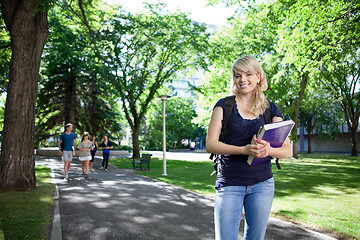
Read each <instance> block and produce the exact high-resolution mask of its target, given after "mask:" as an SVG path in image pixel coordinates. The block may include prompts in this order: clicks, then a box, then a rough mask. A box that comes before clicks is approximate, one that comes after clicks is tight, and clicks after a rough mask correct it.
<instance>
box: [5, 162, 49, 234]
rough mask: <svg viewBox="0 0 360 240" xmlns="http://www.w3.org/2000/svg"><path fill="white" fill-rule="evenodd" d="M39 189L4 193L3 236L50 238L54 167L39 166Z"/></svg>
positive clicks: (37, 174)
mask: <svg viewBox="0 0 360 240" xmlns="http://www.w3.org/2000/svg"><path fill="white" fill-rule="evenodd" d="M36 180H37V181H36V183H37V188H36V189H35V190H33V191H27V192H0V213H1V214H0V239H39V240H40V239H41V240H42V239H48V237H49V224H50V223H51V210H52V206H53V199H52V195H53V192H54V185H53V184H51V178H50V168H47V167H44V166H36Z"/></svg>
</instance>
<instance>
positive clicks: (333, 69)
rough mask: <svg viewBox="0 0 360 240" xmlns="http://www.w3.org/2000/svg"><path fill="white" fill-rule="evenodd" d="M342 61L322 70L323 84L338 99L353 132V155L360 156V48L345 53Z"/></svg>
mask: <svg viewBox="0 0 360 240" xmlns="http://www.w3.org/2000/svg"><path fill="white" fill-rule="evenodd" d="M343 54H344V57H343V58H342V59H336V60H335V61H332V62H331V64H329V65H328V66H327V67H324V68H323V70H322V75H323V76H324V80H323V83H324V85H325V87H326V88H327V89H329V90H330V92H331V94H332V95H333V96H334V97H335V98H336V99H338V101H339V104H340V106H341V109H342V110H343V113H344V115H345V119H346V123H347V126H348V128H349V129H350V132H351V155H352V156H357V155H358V147H357V141H358V139H357V130H358V127H359V117H360V92H359V91H358V90H359V89H358V84H359V83H360V65H359V62H360V52H359V50H358V48H357V49H356V50H352V51H346V50H345V51H344V53H343Z"/></svg>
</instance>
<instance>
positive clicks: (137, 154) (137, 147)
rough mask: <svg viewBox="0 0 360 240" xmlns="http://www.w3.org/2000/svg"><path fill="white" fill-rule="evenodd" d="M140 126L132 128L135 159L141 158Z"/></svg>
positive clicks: (136, 125)
mask: <svg viewBox="0 0 360 240" xmlns="http://www.w3.org/2000/svg"><path fill="white" fill-rule="evenodd" d="M139 136H140V124H135V125H134V127H133V128H132V141H133V158H140V143H139Z"/></svg>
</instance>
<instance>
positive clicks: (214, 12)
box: [104, 0, 235, 26]
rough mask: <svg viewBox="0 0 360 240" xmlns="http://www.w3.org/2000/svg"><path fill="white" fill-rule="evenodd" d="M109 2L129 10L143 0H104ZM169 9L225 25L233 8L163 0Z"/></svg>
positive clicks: (138, 7)
mask: <svg viewBox="0 0 360 240" xmlns="http://www.w3.org/2000/svg"><path fill="white" fill-rule="evenodd" d="M104 1H105V2H107V3H109V4H121V5H122V6H123V7H124V8H125V9H126V10H128V11H129V12H136V11H139V10H141V8H142V6H143V4H142V2H143V0H104ZM163 2H166V4H167V8H168V9H169V10H171V11H175V10H177V9H180V10H181V11H182V12H185V13H190V18H191V19H193V20H195V21H198V22H203V23H207V24H214V25H217V26H224V25H226V19H227V18H229V17H231V16H232V15H233V13H234V12H235V8H234V7H232V8H227V7H226V6H225V4H216V5H214V6H207V7H206V4H207V3H208V1H207V0H163Z"/></svg>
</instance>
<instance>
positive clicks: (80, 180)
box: [36, 157, 334, 240]
mask: <svg viewBox="0 0 360 240" xmlns="http://www.w3.org/2000/svg"><path fill="white" fill-rule="evenodd" d="M100 163H101V159H99V158H98V159H96V160H95V164H94V168H95V169H96V171H95V172H90V173H89V178H87V179H85V178H84V177H83V176H82V171H81V164H80V162H79V161H78V160H77V159H75V160H74V161H73V163H72V166H71V169H70V172H69V177H70V179H69V180H68V181H65V180H63V164H62V162H61V160H60V158H54V157H37V161H36V164H39V165H48V166H49V167H51V168H52V170H53V171H52V172H53V177H54V181H55V183H56V184H57V186H58V192H59V198H58V199H59V200H58V203H59V204H58V208H59V209H58V210H59V214H57V213H56V210H57V209H56V207H55V215H54V227H53V228H54V229H53V232H52V233H53V234H52V237H51V239H54V240H55V239H67V240H68V239H69V240H71V239H99V240H100V239H101V240H103V239H126V240H128V239H139V240H142V239H179V240H180V239H181V240H185V239H189V240H190V239H191V240H193V239H201V240H205V239H214V221H213V205H214V202H213V199H209V198H207V197H205V196H203V195H200V194H197V193H194V192H191V191H187V190H185V189H182V188H179V187H175V186H173V185H170V184H167V183H164V182H160V181H156V180H153V179H150V178H147V177H143V176H140V175H138V174H136V173H134V172H133V170H130V169H118V168H116V167H114V166H111V165H110V166H109V170H108V171H104V170H99V167H100ZM55 198H56V193H55ZM60 223H61V224H60ZM242 229H243V227H242V226H241V230H240V235H239V236H242V231H243V230H242ZM265 239H291V240H293V239H297V240H298V239H322V240H330V239H334V238H331V237H329V236H326V235H324V234H321V233H318V232H314V231H311V230H309V229H306V228H304V227H301V226H299V225H296V224H292V223H289V222H285V221H281V220H278V219H274V218H271V219H270V221H269V226H268V229H267V233H266V237H265Z"/></svg>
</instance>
